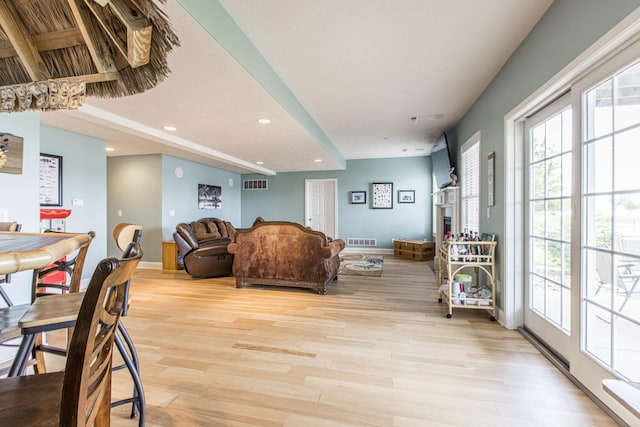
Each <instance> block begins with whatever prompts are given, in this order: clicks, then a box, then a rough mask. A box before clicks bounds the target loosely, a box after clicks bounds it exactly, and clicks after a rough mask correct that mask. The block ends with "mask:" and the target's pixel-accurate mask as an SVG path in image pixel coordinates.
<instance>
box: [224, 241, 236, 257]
mask: <svg viewBox="0 0 640 427" xmlns="http://www.w3.org/2000/svg"><path fill="white" fill-rule="evenodd" d="M237 251H238V244H237V243H235V242H232V243H229V244H228V245H227V252H229V253H230V254H235V253H236V252H237Z"/></svg>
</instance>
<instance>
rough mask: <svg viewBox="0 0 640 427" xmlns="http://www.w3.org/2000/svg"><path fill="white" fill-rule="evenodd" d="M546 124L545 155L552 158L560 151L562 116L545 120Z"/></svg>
mask: <svg viewBox="0 0 640 427" xmlns="http://www.w3.org/2000/svg"><path fill="white" fill-rule="evenodd" d="M546 124H547V135H546V138H547V141H546V155H547V157H552V156H555V155H556V154H560V151H561V150H562V116H561V115H560V114H558V115H557V116H554V117H552V118H550V119H549V120H547V122H546Z"/></svg>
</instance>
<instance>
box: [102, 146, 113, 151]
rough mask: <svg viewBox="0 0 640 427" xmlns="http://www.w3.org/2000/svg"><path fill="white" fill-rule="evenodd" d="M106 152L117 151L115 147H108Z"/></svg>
mask: <svg viewBox="0 0 640 427" xmlns="http://www.w3.org/2000/svg"><path fill="white" fill-rule="evenodd" d="M104 151H116V149H115V148H113V147H107V148H105V149H104Z"/></svg>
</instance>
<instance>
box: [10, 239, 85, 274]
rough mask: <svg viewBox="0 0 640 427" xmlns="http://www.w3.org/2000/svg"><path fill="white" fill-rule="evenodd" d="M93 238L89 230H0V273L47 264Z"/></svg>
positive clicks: (31, 268) (33, 268)
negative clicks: (69, 231)
mask: <svg viewBox="0 0 640 427" xmlns="http://www.w3.org/2000/svg"><path fill="white" fill-rule="evenodd" d="M92 238H93V237H92V236H91V234H90V233H22V232H12V231H7V232H0V275H2V274H10V273H17V272H19V271H25V270H38V269H41V268H44V267H46V266H48V265H50V264H52V263H54V262H55V261H57V260H59V259H60V258H62V257H64V256H67V255H69V254H70V253H72V252H74V251H76V250H78V249H80V248H81V247H83V246H85V245H86V244H88V243H89V242H91V240H92Z"/></svg>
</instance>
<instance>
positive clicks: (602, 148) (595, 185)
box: [585, 138, 613, 193]
mask: <svg viewBox="0 0 640 427" xmlns="http://www.w3.org/2000/svg"><path fill="white" fill-rule="evenodd" d="M612 152H613V147H612V144H611V138H605V139H602V140H598V141H595V142H593V143H591V144H589V145H588V146H587V150H586V159H585V160H586V164H587V168H588V171H589V172H588V173H587V175H586V177H585V179H586V184H587V192H588V193H602V192H609V191H611V188H612V175H611V170H612V168H613V155H612Z"/></svg>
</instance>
